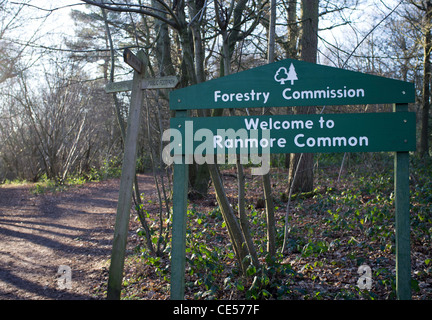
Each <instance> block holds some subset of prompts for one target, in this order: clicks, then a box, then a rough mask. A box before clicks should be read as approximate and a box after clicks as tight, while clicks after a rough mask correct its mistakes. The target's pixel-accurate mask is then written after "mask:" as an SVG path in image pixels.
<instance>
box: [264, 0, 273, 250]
mask: <svg viewBox="0 0 432 320" xmlns="http://www.w3.org/2000/svg"><path fill="white" fill-rule="evenodd" d="M275 33H276V0H271V1H270V26H269V34H268V53H267V60H268V63H272V62H274V55H275V53H274V51H275ZM266 111H270V110H266ZM266 111H264V112H265V113H266ZM269 165H270V164H269ZM263 191H264V201H265V206H266V222H267V253H268V254H269V257H272V258H273V257H275V255H276V222H275V217H274V204H273V196H272V193H271V182H270V172H269V173H266V174H264V175H263Z"/></svg>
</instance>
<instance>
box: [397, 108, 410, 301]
mask: <svg viewBox="0 0 432 320" xmlns="http://www.w3.org/2000/svg"><path fill="white" fill-rule="evenodd" d="M394 111H395V112H396V113H406V112H407V111H408V104H396V105H395V106H394ZM394 172H395V173H394V174H395V177H394V181H395V182H394V183H395V186H394V188H395V224H396V234H395V236H396V294H397V298H398V299H399V300H409V299H411V250H410V209H409V207H410V190H409V152H407V151H399V152H396V153H395V160H394Z"/></svg>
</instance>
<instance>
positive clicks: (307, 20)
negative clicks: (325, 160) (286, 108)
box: [288, 0, 319, 193]
mask: <svg viewBox="0 0 432 320" xmlns="http://www.w3.org/2000/svg"><path fill="white" fill-rule="evenodd" d="M318 3H319V0H303V1H302V20H303V24H302V34H301V42H300V45H301V47H300V56H301V60H303V61H307V62H312V63H316V59H317V52H318V10H319V6H318ZM315 109H316V108H315V107H296V108H294V113H295V114H314V113H315ZM299 160H300V164H298V163H299ZM296 170H298V171H297V173H295V171H296ZM294 176H295V177H296V178H295V179H294ZM288 188H292V189H293V190H292V191H293V192H295V193H297V192H308V191H312V190H313V154H312V153H304V154H303V155H302V156H301V157H300V154H298V153H293V154H291V158H290V168H289V172H288ZM288 191H289V189H288Z"/></svg>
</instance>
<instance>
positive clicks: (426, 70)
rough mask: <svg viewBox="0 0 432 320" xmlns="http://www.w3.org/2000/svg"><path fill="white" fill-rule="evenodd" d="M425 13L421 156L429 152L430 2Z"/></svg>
mask: <svg viewBox="0 0 432 320" xmlns="http://www.w3.org/2000/svg"><path fill="white" fill-rule="evenodd" d="M425 9H426V13H425V19H424V26H423V27H424V36H423V49H424V56H423V101H422V106H421V120H420V141H419V149H418V150H419V155H420V156H421V157H423V156H425V155H428V154H429V130H428V129H429V128H428V126H429V110H430V82H431V61H430V56H431V50H432V39H431V38H432V36H431V19H432V3H431V2H430V1H426V8H425Z"/></svg>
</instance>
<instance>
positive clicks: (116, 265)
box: [106, 49, 178, 300]
mask: <svg viewBox="0 0 432 320" xmlns="http://www.w3.org/2000/svg"><path fill="white" fill-rule="evenodd" d="M123 57H124V61H125V62H126V63H127V64H128V65H130V66H131V67H132V68H133V69H134V75H133V80H132V81H123V82H120V83H111V84H109V85H107V88H106V91H107V92H120V91H129V90H132V94H131V104H130V109H129V116H128V124H127V131H126V141H125V149H124V156H123V164H122V174H121V180H120V191H119V198H118V203H117V215H116V222H115V230H114V239H113V247H112V253H111V264H110V268H109V278H108V292H107V298H108V299H110V300H118V299H120V293H121V283H122V279H123V267H124V259H125V251H126V242H127V234H128V230H129V217H130V210H131V200H132V191H133V181H134V177H135V168H136V152H137V143H138V132H139V126H140V115H141V106H142V103H143V90H144V89H159V88H174V87H175V86H176V85H177V82H178V81H176V80H175V79H174V78H175V77H169V78H170V80H169V81H170V82H169V83H170V85H169V86H167V83H162V85H161V86H158V85H157V84H155V85H153V86H152V87H151V88H150V87H149V86H146V87H145V88H143V87H144V85H143V83H146V82H145V81H147V82H148V81H152V80H153V79H148V78H146V76H147V73H146V65H147V57H146V55H145V54H144V52H143V51H139V52H138V53H137V55H134V54H133V53H132V52H131V51H130V50H129V49H126V50H125V51H124V55H123ZM156 81H157V79H156Z"/></svg>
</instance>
